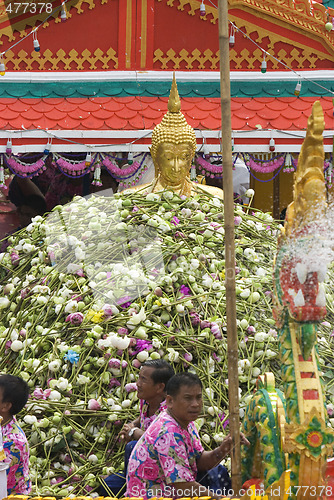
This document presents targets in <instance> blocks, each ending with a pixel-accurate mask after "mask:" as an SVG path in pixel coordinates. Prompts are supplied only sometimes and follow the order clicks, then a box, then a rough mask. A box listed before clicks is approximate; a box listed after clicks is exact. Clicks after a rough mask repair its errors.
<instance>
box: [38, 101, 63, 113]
mask: <svg viewBox="0 0 334 500" xmlns="http://www.w3.org/2000/svg"><path fill="white" fill-rule="evenodd" d="M62 104H63V105H64V106H66V105H67V104H68V105H69V106H72V104H70V103H69V102H68V100H65V99H64V101H63V103H59V104H57V108H58V107H59V106H61V105H62ZM53 107H54V106H53V105H51V104H49V103H47V102H45V100H44V99H41V100H40V102H37V103H35V104H34V110H36V111H39V112H40V113H49V112H50V111H52V110H53Z"/></svg>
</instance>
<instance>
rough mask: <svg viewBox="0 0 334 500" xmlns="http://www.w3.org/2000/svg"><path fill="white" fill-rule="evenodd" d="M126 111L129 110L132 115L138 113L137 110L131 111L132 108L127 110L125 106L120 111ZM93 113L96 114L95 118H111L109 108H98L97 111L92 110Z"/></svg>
mask: <svg viewBox="0 0 334 500" xmlns="http://www.w3.org/2000/svg"><path fill="white" fill-rule="evenodd" d="M126 111H129V113H131V116H132V115H133V116H135V115H136V112H135V111H131V109H129V110H127V108H124V109H122V110H121V111H119V113H122V115H123V113H125V112H126ZM91 114H92V115H93V116H94V118H97V119H98V120H105V119H106V118H110V114H111V113H110V111H108V110H107V109H101V108H100V109H97V110H96V111H95V110H94V111H91ZM124 118H126V117H124Z"/></svg>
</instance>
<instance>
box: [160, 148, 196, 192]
mask: <svg viewBox="0 0 334 500" xmlns="http://www.w3.org/2000/svg"><path fill="white" fill-rule="evenodd" d="M191 160H192V148H191V146H190V145H189V144H186V143H184V144H177V145H175V144H172V143H169V142H165V143H163V144H160V146H159V147H158V151H157V157H156V161H157V163H158V166H159V169H160V173H161V176H162V178H163V180H164V181H165V182H166V183H168V184H170V185H173V184H180V183H181V182H182V181H183V180H184V179H185V178H186V177H187V176H188V175H189V170H190V167H191Z"/></svg>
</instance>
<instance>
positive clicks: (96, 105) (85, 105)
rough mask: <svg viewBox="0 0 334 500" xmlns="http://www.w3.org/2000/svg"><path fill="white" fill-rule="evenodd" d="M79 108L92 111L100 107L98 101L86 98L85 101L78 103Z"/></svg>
mask: <svg viewBox="0 0 334 500" xmlns="http://www.w3.org/2000/svg"><path fill="white" fill-rule="evenodd" d="M79 108H80V109H82V110H83V111H88V112H92V111H97V110H98V109H101V104H99V103H98V102H93V101H91V100H90V99H86V102H83V103H82V104H79Z"/></svg>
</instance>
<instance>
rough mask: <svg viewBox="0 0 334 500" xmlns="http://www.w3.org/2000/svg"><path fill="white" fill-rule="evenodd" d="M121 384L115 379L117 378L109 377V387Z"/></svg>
mask: <svg viewBox="0 0 334 500" xmlns="http://www.w3.org/2000/svg"><path fill="white" fill-rule="evenodd" d="M120 385H121V383H120V381H119V380H117V378H115V377H113V378H112V379H110V382H109V389H112V388H113V387H119V386H120Z"/></svg>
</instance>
